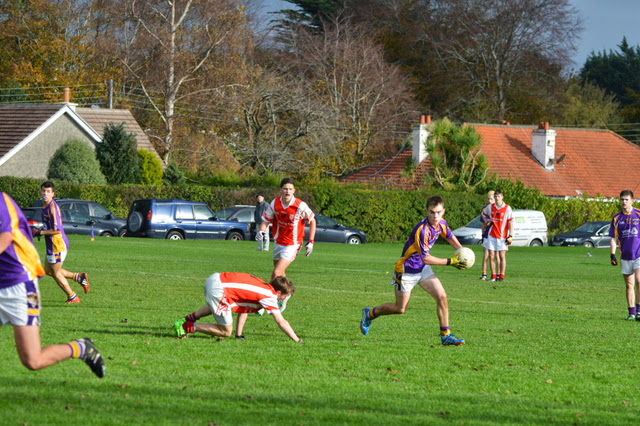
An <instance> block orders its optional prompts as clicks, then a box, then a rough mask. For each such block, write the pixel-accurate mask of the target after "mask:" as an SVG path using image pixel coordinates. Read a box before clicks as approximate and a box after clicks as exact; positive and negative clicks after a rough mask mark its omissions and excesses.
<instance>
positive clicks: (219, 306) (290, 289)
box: [173, 272, 304, 343]
mask: <svg viewBox="0 0 640 426" xmlns="http://www.w3.org/2000/svg"><path fill="white" fill-rule="evenodd" d="M294 291H295V287H294V286H293V284H291V281H289V279H288V278H287V277H284V276H277V277H274V278H273V279H272V280H271V282H270V283H268V284H267V283H266V282H264V281H262V280H261V279H260V278H257V277H254V276H253V275H250V274H245V273H238V272H222V273H215V274H213V275H211V276H210V277H209V278H207V280H206V281H205V283H204V298H205V300H206V302H207V304H206V305H204V306H202V307H201V308H200V309H198V310H197V311H195V312H193V313H191V314H189V315H187V316H186V317H184V318H181V319H179V320H178V321H176V322H175V323H174V324H173V329H174V331H175V335H176V337H179V338H183V337H186V335H187V334H188V333H195V332H196V331H199V332H200V333H204V334H208V335H210V336H218V337H228V336H231V333H232V332H233V318H232V312H236V313H239V314H240V313H246V314H250V313H254V312H258V310H259V309H264V310H265V311H266V312H267V313H269V314H271V315H273V319H274V320H275V321H276V324H278V327H280V330H282V331H283V332H284V334H286V335H287V336H289V337H290V338H291V339H292V340H294V341H295V342H299V343H304V342H303V341H302V339H300V338H299V337H298V336H297V335H296V333H295V332H294V331H293V328H291V325H289V322H288V321H287V320H285V319H284V317H283V316H282V314H281V313H280V309H278V301H281V300H284V299H286V298H287V297H288V296H291V295H293V293H294ZM208 315H213V317H214V318H215V320H216V324H204V323H197V322H196V321H197V320H199V319H200V318H203V317H206V316H208Z"/></svg>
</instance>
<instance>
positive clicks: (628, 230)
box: [609, 208, 640, 260]
mask: <svg viewBox="0 0 640 426" xmlns="http://www.w3.org/2000/svg"><path fill="white" fill-rule="evenodd" d="M609 236H610V237H611V238H616V239H618V241H620V258H621V259H622V260H636V259H640V210H638V209H636V208H632V209H631V213H629V214H625V212H624V211H619V212H618V213H616V214H614V215H613V217H612V218H611V226H610V227H609Z"/></svg>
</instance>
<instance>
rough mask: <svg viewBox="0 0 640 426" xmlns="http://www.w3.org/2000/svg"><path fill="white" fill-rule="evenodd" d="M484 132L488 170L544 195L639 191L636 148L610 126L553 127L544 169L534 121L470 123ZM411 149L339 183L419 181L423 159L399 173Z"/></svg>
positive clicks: (407, 184) (408, 185)
mask: <svg viewBox="0 0 640 426" xmlns="http://www.w3.org/2000/svg"><path fill="white" fill-rule="evenodd" d="M471 125H472V126H474V127H476V129H477V130H478V132H479V133H480V135H481V136H482V148H481V149H482V152H483V153H484V154H485V155H486V157H487V162H488V163H489V168H490V173H496V174H497V175H498V176H500V177H503V178H510V179H514V180H515V179H520V181H522V183H523V184H524V185H526V186H531V187H535V188H538V189H540V190H541V191H542V193H543V194H545V195H547V196H570V197H575V196H578V195H581V194H584V195H589V196H596V195H598V194H599V195H602V196H605V197H611V198H617V197H618V195H619V194H620V191H621V190H623V189H631V190H632V191H633V192H634V193H635V194H640V147H639V146H637V145H634V144H633V143H631V142H629V141H628V140H626V139H624V138H623V137H621V136H619V135H618V134H616V133H614V132H611V131H608V130H592V129H566V128H553V127H552V130H555V131H556V138H555V141H556V143H555V155H554V157H555V158H560V157H561V156H563V155H564V158H563V160H562V161H561V162H559V163H556V164H555V171H549V170H545V169H544V167H542V166H541V165H540V163H538V162H537V161H536V160H535V158H534V157H533V155H532V154H531V145H532V132H533V130H535V129H536V128H537V126H515V125H513V126H505V125H488V124H471ZM410 157H411V149H407V150H405V151H403V152H401V153H400V154H398V155H396V156H394V157H392V158H389V159H386V160H384V161H381V162H379V163H376V164H372V165H370V166H367V167H365V168H363V169H360V170H358V171H357V172H356V173H353V174H351V175H349V176H347V177H345V178H343V179H342V181H343V182H354V181H357V182H363V183H373V182H384V183H385V184H386V185H388V186H393V187H396V188H402V189H413V188H417V187H420V186H422V182H423V176H424V175H425V174H426V172H427V171H428V169H429V167H430V162H429V161H428V159H427V160H425V161H423V163H422V164H420V165H419V166H418V168H417V169H416V172H415V173H414V174H415V175H418V173H420V175H419V176H414V177H413V178H401V177H400V173H401V172H402V171H403V170H405V165H406V161H407V160H406V159H407V158H410Z"/></svg>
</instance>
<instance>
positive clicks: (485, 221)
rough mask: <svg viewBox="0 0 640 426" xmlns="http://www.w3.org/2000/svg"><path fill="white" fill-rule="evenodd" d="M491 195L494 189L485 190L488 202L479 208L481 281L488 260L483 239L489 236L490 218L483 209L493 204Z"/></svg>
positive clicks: (487, 252)
mask: <svg viewBox="0 0 640 426" xmlns="http://www.w3.org/2000/svg"><path fill="white" fill-rule="evenodd" d="M493 195H494V191H489V192H487V202H488V203H489V204H487V205H486V206H484V207H483V208H482V210H480V220H481V221H482V243H483V244H482V275H481V276H480V279H481V280H483V281H486V279H487V263H488V262H489V250H487V248H486V247H484V239H485V238H487V237H488V236H489V231H490V230H491V218H490V217H487V216H486V215H485V214H484V211H485V210H486V208H487V207H488V206H490V205H491V204H495V202H496V199H495V197H494V196H493Z"/></svg>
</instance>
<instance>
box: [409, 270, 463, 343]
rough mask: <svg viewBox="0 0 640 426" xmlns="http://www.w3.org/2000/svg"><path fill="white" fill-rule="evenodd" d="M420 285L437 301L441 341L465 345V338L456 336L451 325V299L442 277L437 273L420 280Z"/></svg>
mask: <svg viewBox="0 0 640 426" xmlns="http://www.w3.org/2000/svg"><path fill="white" fill-rule="evenodd" d="M420 287H422V288H423V289H425V290H426V291H427V293H429V294H430V295H431V297H433V299H434V300H435V301H436V313H437V315H438V321H439V322H440V341H441V343H442V344H443V345H445V346H449V345H455V346H459V345H464V343H465V340H464V339H458V338H456V337H455V336H454V335H453V334H452V333H451V329H450V327H449V301H448V299H447V292H446V291H445V290H444V287H443V286H442V283H441V282H440V279H438V277H437V276H436V275H432V276H430V277H429V278H427V279H426V280H423V281H420Z"/></svg>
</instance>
